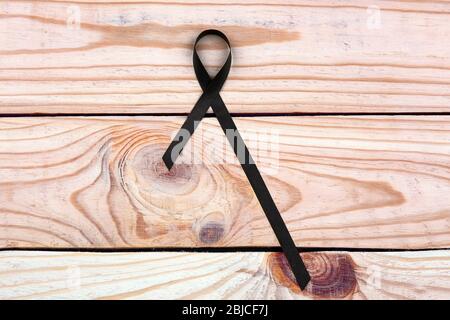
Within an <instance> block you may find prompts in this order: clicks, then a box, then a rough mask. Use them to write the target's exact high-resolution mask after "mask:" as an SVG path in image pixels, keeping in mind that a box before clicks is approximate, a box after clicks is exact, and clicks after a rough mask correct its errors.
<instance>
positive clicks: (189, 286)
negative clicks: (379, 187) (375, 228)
mask: <svg viewBox="0 0 450 320" xmlns="http://www.w3.org/2000/svg"><path fill="white" fill-rule="evenodd" d="M302 257H303V259H304V260H305V262H306V264H307V266H308V268H309V270H310V273H311V275H312V281H311V282H310V284H309V285H308V287H307V289H306V291H304V292H300V291H299V289H298V287H296V286H295V284H294V283H293V280H292V274H290V271H289V269H288V267H287V265H286V261H285V259H284V256H282V255H281V254H280V253H255V252H253V253H186V252H184V253H183V252H179V253H173V252H172V253H167V252H165V253H164V252H151V253H150V252H140V253H73V252H64V253H57V252H26V251H25V252H19V251H5V252H1V253H0V299H62V298H71V299H329V298H333V299H448V298H449V297H450V255H449V252H448V251H428V252H406V253H405V252H403V253H346V252H327V253H304V254H302Z"/></svg>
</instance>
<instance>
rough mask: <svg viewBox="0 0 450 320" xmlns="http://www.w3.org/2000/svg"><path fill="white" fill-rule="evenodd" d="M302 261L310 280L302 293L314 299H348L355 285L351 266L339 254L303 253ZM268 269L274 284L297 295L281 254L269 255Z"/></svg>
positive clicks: (290, 274)
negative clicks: (286, 288)
mask: <svg viewBox="0 0 450 320" xmlns="http://www.w3.org/2000/svg"><path fill="white" fill-rule="evenodd" d="M301 256H302V259H303V261H304V262H305V265H306V268H307V269H308V272H309V274H310V276H311V281H310V283H309V284H308V286H307V287H306V289H305V291H304V292H303V293H304V294H306V295H310V296H312V297H314V298H320V299H342V298H345V297H348V296H351V295H352V294H353V293H354V291H355V289H356V285H357V280H356V275H355V271H354V266H355V263H354V262H353V260H352V258H351V257H350V255H348V254H343V253H303V254H302V255H301ZM268 266H269V268H270V271H271V274H272V277H273V279H274V280H275V282H276V283H277V284H279V285H282V286H285V287H288V288H289V289H290V290H291V291H293V292H295V293H298V294H300V293H301V290H300V288H299V287H298V285H297V282H296V281H295V278H294V275H293V273H292V271H291V268H290V266H289V263H288V261H287V259H286V257H285V255H284V254H283V253H271V254H270V255H269V258H268Z"/></svg>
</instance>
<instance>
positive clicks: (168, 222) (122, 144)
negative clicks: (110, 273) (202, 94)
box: [0, 116, 450, 249]
mask: <svg viewBox="0 0 450 320" xmlns="http://www.w3.org/2000/svg"><path fill="white" fill-rule="evenodd" d="M183 120H184V117H99V118H93V117H72V118H70V117H68V118H63V117H53V118H52V117H47V118H41V117H35V118H2V119H0V121H1V130H0V246H1V247H9V248H14V247H60V248H69V247H87V248H91V247H114V248H115V247H205V246H278V242H277V240H276V238H275V236H274V235H273V232H272V230H271V229H270V226H269V224H268V222H267V220H266V218H265V216H264V213H263V212H262V210H261V208H260V206H259V204H258V202H257V201H256V199H255V197H254V194H253V191H252V189H251V187H250V185H249V184H248V182H247V180H246V178H245V176H244V174H243V172H242V170H241V168H240V166H239V164H238V163H237V160H236V159H235V157H234V154H233V152H232V151H231V148H230V147H229V146H228V143H227V142H226V141H225V137H224V136H223V134H222V132H221V131H220V128H219V126H218V123H217V120H216V119H214V118H208V119H205V120H204V122H202V126H200V128H199V130H198V131H197V132H196V135H194V137H193V141H192V144H191V143H190V144H189V148H187V149H185V151H184V153H183V157H184V158H182V159H179V160H180V162H177V165H176V166H175V167H174V169H173V170H172V171H171V172H168V171H167V169H166V168H165V166H164V165H163V163H162V161H161V156H162V153H163V152H164V151H165V148H166V147H167V145H168V143H169V141H170V139H169V138H170V135H171V134H174V133H175V132H176V131H177V130H178V128H179V126H180V124H181V122H182V121H183ZM236 121H237V125H238V127H239V128H240V130H241V131H242V132H241V133H242V135H243V137H244V140H245V141H246V143H247V144H248V146H249V148H250V150H251V152H252V153H253V154H254V156H255V159H256V162H257V164H258V166H259V168H260V170H261V171H262V172H263V174H264V178H265V180H266V182H267V185H268V187H269V189H270V191H271V193H272V195H273V197H274V199H275V201H276V203H277V205H278V207H279V209H280V211H281V212H282V215H283V218H284V220H285V221H286V223H287V225H288V228H289V230H290V231H291V233H292V235H293V237H294V239H295V241H296V243H297V245H298V246H300V247H302V246H305V247H306V246H310V247H311V246H312V247H358V248H419V249H422V248H448V247H450V233H449V232H448V230H449V225H450V218H449V217H450V215H449V213H450V208H449V201H448V194H449V192H450V170H449V168H450V166H449V161H450V158H449V154H450V129H449V128H450V117H445V116H442V117H437V116H421V117H418V116H396V117H386V116H384V117H382V116H378V117H374V116H372V117H257V118H252V117H249V118H237V119H236ZM268 128H270V131H267V130H269V129H268ZM269 133H270V134H272V135H269ZM256 134H258V135H256ZM274 137H275V138H276V139H275V140H276V141H278V142H277V143H275V142H276V141H272V139H273V138H274ZM256 138H258V139H256ZM264 144H267V145H270V146H272V147H273V150H269V151H267V152H266V151H264V149H263V148H261V146H264ZM277 149H278V151H277ZM193 153H194V154H195V155H202V158H201V159H199V158H195V159H188V158H189V157H188V156H189V155H192V154H193ZM187 160H193V161H195V162H194V163H188V162H187Z"/></svg>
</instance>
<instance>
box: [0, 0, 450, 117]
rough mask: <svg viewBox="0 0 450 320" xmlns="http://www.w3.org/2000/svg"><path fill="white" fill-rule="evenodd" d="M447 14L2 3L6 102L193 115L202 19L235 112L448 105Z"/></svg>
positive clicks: (395, 8)
mask: <svg viewBox="0 0 450 320" xmlns="http://www.w3.org/2000/svg"><path fill="white" fill-rule="evenodd" d="M373 5H376V6H378V8H379V9H380V10H381V12H380V20H379V21H380V24H379V25H378V24H377V23H376V16H377V14H376V12H375V11H374V9H369V10H368V7H369V6H373ZM74 6H75V7H74ZM78 9H79V12H80V17H81V19H80V21H81V25H80V28H79V29H77V28H73V27H67V24H68V23H67V22H69V26H73V24H71V22H72V21H74V12H77V10H78ZM374 19H375V20H374ZM449 19H450V4H449V2H448V1H365V0H347V1H327V0H326V1H320V2H318V1H302V0H297V1H268V0H267V1H266V0H264V1H262V0H256V1H247V0H245V1H244V0H231V1H226V0H223V1H207V2H206V1H200V2H199V1H164V0H158V1H154V2H153V1H135V0H132V1H96V2H92V1H76V2H70V1H1V2H0V113H38V112H41V113H42V112H44V113H53V112H55V113H61V112H64V113H91V112H92V113H111V112H112V113H128V112H164V113H171V112H188V111H189V110H190V109H191V107H192V105H193V104H194V102H195V101H196V99H197V98H198V96H199V94H200V88H199V86H198V84H197V81H196V80H195V77H194V72H193V70H192V65H191V60H192V59H191V55H192V49H191V45H192V42H193V40H194V38H195V36H196V35H197V34H198V33H199V32H200V31H201V30H203V29H206V28H210V27H214V28H218V29H220V30H223V31H224V32H225V33H226V34H227V35H228V36H229V38H230V39H231V41H232V44H233V53H234V64H233V68H232V70H231V73H230V77H229V80H228V82H227V83H226V85H225V88H224V90H223V92H222V96H223V98H224V100H225V101H226V103H227V105H228V107H229V108H230V110H231V111H233V112H242V113H247V112H250V113H264V112H282V113H286V112H361V113H366V112H367V113H370V112H442V111H447V112H448V111H450V107H449V106H450V86H449V83H450V80H449V79H450V42H449V41H448V40H449V39H448V35H449V34H450V24H449V22H448V21H449ZM377 26H379V28H378V27H377ZM205 41H206V42H208V41H209V40H208V39H206V40H205ZM209 49H213V50H208V51H207V52H205V51H204V52H203V54H202V56H203V57H204V59H205V62H206V63H207V64H208V65H209V66H212V67H215V68H216V69H217V67H218V66H219V65H220V64H221V63H222V59H223V54H224V52H223V51H218V50H217V49H218V47H217V46H214V47H211V46H209Z"/></svg>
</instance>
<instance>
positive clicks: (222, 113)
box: [163, 29, 310, 290]
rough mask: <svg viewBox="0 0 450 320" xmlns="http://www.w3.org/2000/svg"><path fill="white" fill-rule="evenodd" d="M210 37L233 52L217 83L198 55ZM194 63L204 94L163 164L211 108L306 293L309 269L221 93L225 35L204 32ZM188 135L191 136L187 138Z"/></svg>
mask: <svg viewBox="0 0 450 320" xmlns="http://www.w3.org/2000/svg"><path fill="white" fill-rule="evenodd" d="M207 35H216V36H219V37H221V38H222V39H223V40H224V41H225V42H226V43H227V45H228V49H229V50H230V51H229V53H228V57H227V60H226V61H225V63H224V65H223V66H222V68H221V69H220V71H219V72H218V73H217V75H216V76H215V77H214V79H211V77H210V76H209V74H208V72H207V71H206V68H205V66H204V65H203V63H202V62H201V60H200V57H199V56H198V53H197V44H198V42H199V41H200V39H202V38H203V37H205V36H207ZM193 63H194V70H195V74H196V76H197V80H198V82H199V84H200V87H201V88H202V90H203V94H202V95H201V96H200V98H199V99H198V101H197V102H196V104H195V106H194V108H193V109H192V111H191V112H190V113H189V115H188V117H187V119H186V121H185V122H184V123H183V125H182V127H181V129H180V131H179V132H178V133H177V135H176V136H175V138H174V139H173V141H172V142H171V143H170V145H169V147H168V148H167V150H166V152H165V153H164V155H163V161H164V163H165V165H166V167H167V169H169V170H170V169H171V168H172V166H173V164H174V162H175V161H176V159H177V157H178V156H179V155H180V153H181V151H182V150H183V148H184V146H185V145H186V144H187V142H188V141H189V138H190V137H191V136H192V134H193V133H194V131H195V129H196V126H197V124H198V123H199V122H200V121H201V120H202V119H203V118H204V116H205V114H206V112H207V111H208V109H209V107H212V109H213V111H214V114H215V116H216V118H217V120H218V121H219V124H220V126H221V128H222V130H223V132H224V133H225V135H226V137H227V138H228V141H229V142H230V144H231V146H232V147H233V150H234V153H235V155H236V157H237V158H238V159H239V162H240V164H241V167H242V169H243V170H244V173H245V175H246V177H247V179H248V181H249V182H250V185H251V186H252V188H253V191H254V192H255V195H256V197H257V199H258V201H259V203H260V205H261V207H262V209H263V211H264V213H265V214H266V217H267V220H268V221H269V223H270V225H271V227H272V229H273V231H274V233H275V235H276V237H277V239H278V242H279V243H280V245H281V247H282V249H283V252H284V254H285V256H286V258H287V260H288V262H289V265H290V266H291V269H292V272H293V274H294V276H295V279H296V280H297V283H298V285H299V286H300V288H301V289H302V290H303V289H304V288H305V287H306V285H307V284H308V282H309V281H310V275H309V273H308V270H307V269H306V267H305V264H304V263H303V260H302V259H301V257H300V255H299V253H298V250H297V247H296V246H295V243H294V241H293V240H292V238H291V235H290V234H289V230H288V229H287V227H286V225H285V223H284V221H283V219H282V217H281V215H280V212H279V211H278V208H277V206H276V205H275V202H274V201H273V199H272V196H271V195H270V192H269V190H268V189H267V186H266V184H265V183H264V180H263V178H262V176H261V174H260V172H259V170H258V168H257V167H256V164H255V163H254V161H253V159H252V157H251V155H250V152H249V151H248V149H247V146H246V145H245V143H244V141H243V139H242V137H241V135H240V134H239V131H238V130H237V127H236V124H235V123H234V121H233V118H232V117H231V115H230V113H229V111H228V109H227V107H226V106H225V103H224V102H223V100H222V98H221V96H220V90H221V89H222V86H223V85H224V83H225V81H226V79H227V77H228V73H229V72H230V68H231V45H230V42H229V41H228V39H227V37H226V36H225V35H224V34H223V33H222V32H220V31H218V30H213V29H210V30H205V31H203V32H202V33H200V34H199V36H198V37H197V39H196V40H195V44H194V55H193ZM229 131H232V132H233V135H230V134H229ZM186 132H187V133H188V135H186ZM242 149H244V152H243V155H242V154H240V152H238V150H242Z"/></svg>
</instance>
